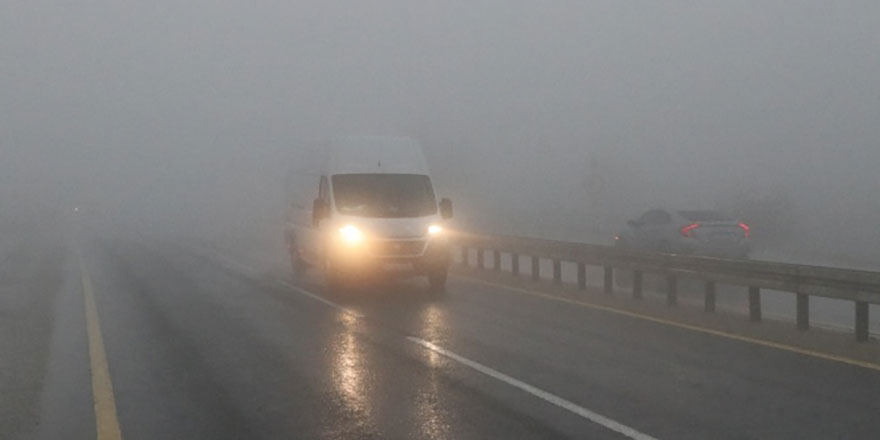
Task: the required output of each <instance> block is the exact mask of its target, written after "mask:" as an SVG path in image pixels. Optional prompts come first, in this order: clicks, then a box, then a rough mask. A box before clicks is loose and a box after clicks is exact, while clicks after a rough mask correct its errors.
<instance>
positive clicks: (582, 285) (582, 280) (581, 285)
mask: <svg viewBox="0 0 880 440" xmlns="http://www.w3.org/2000/svg"><path fill="white" fill-rule="evenodd" d="M578 289H580V290H586V289H587V265H586V264H584V263H578Z"/></svg>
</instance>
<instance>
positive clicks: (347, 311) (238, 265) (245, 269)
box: [216, 256, 365, 318]
mask: <svg viewBox="0 0 880 440" xmlns="http://www.w3.org/2000/svg"><path fill="white" fill-rule="evenodd" d="M216 258H217V259H219V260H220V261H221V262H222V263H224V264H227V265H229V266H232V267H234V268H235V269H238V270H239V271H242V272H245V273H247V274H248V275H250V276H253V275H254V274H256V273H257V271H256V270H255V269H252V268H250V267H248V266H245V265H243V264H241V263H238V262H236V261H233V260H230V259H228V258H226V257H221V256H217V257H216ZM272 281H273V282H274V283H276V284H278V285H279V286H282V287H285V288H288V289H290V290H293V291H294V292H296V293H299V294H300V295H303V296H305V297H307V298H311V299H313V300H315V301H318V302H320V303H322V304H325V305H327V306H330V307H332V308H334V309H337V310H339V311H341V312H343V313H345V314H346V315H349V316H353V317H355V318H364V317H365V316H364V315H362V314H360V313H358V312H355V311H353V310H351V309H347V308H345V307H343V306H341V305H339V304H336V303H335V302H333V301H330V300H328V299H326V298H324V297H322V296H320V295H318V294H316V293H312V292H309V291H308V290H305V289H303V288H302V287H298V286H295V285H293V284H290V283H288V282H286V281H282V280H277V279H274V278H273V279H272Z"/></svg>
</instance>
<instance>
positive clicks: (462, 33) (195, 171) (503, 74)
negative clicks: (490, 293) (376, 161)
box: [0, 0, 880, 242]
mask: <svg viewBox="0 0 880 440" xmlns="http://www.w3.org/2000/svg"><path fill="white" fill-rule="evenodd" d="M345 133H391V134H408V135H412V136H415V137H418V138H420V139H422V140H423V141H424V143H425V144H426V146H427V148H428V154H429V160H430V161H431V163H432V166H433V168H434V171H435V173H436V174H437V180H438V186H439V192H441V193H445V194H450V195H452V196H454V197H455V199H456V202H457V204H458V206H459V210H458V211H459V212H460V213H461V216H463V217H465V218H468V219H472V220H473V221H474V222H478V223H480V224H483V225H485V224H490V223H495V222H499V223H501V222H502V221H503V223H504V224H505V226H506V227H508V228H509V229H528V228H529V225H531V224H537V223H539V222H541V223H543V224H544V226H545V227H547V226H548V225H549V227H551V228H554V227H558V228H559V230H561V231H563V230H566V228H575V226H572V225H576V224H577V223H578V222H581V223H583V222H588V221H596V222H602V223H603V225H606V224H616V223H618V222H622V221H623V220H624V219H625V218H626V217H627V216H632V215H635V214H637V213H638V211H641V210H644V209H647V208H650V207H652V206H659V205H665V204H671V205H676V206H682V205H686V206H713V205H715V204H717V202H718V201H719V200H722V199H725V198H729V197H730V195H731V194H733V193H736V192H742V191H750V192H756V193H759V194H760V193H768V194H769V193H776V192H785V193H787V194H790V196H791V197H793V198H795V199H797V201H798V204H799V206H802V207H803V208H802V209H803V210H804V213H805V214H804V217H805V224H808V225H809V228H807V229H808V230H810V228H821V227H822V225H824V224H826V223H828V222H831V221H834V222H842V223H843V224H845V225H847V226H846V227H847V228H849V227H852V228H856V230H857V231H858V232H857V233H856V234H855V235H856V236H858V235H859V234H864V233H868V234H870V233H871V231H874V230H876V224H877V223H878V219H880V201H878V200H880V198H878V197H877V196H876V194H878V193H880V183H878V182H880V179H878V177H877V170H876V168H877V165H878V164H880V2H877V1H875V0H871V1H846V2H829V1H825V0H799V1H706V0H699V1H697V0H694V1H652V2H637V1H620V0H614V1H561V0H559V1H542V2H538V1H512V0H499V1H433V2H430V1H403V0H401V1H385V2H379V1H375V2H374V1H346V2H326V1H317V0H314V1H276V2H269V1H265V2H264V1H260V2H222V1H216V0H211V1H187V2H177V1H174V2H171V1H150V2H109V1H107V2H101V1H81V2H62V1H58V2H41V1H23V0H22V1H12V0H0V196H2V197H3V199H2V200H0V201H2V204H3V205H5V206H12V205H16V204H19V205H20V204H21V203H22V202H23V201H25V200H27V201H29V202H34V203H35V202H36V201H40V203H44V204H45V203H48V204H55V203H58V202H57V201H58V200H89V201H92V202H93V203H100V204H102V205H103V206H104V207H105V208H104V209H105V210H109V211H111V212H119V213H120V215H122V214H121V213H122V212H125V213H126V215H128V216H142V217H143V216H146V215H148V214H149V215H151V216H152V217H149V220H150V221H151V222H157V223H158V222H162V221H171V220H187V221H188V222H189V223H191V224H200V223H202V222H206V221H211V222H214V223H213V224H214V225H222V224H223V222H222V221H221V220H219V218H226V217H228V218H230V222H232V223H236V224H247V223H248V220H247V219H248V215H256V213H260V215H264V216H266V218H269V217H271V216H272V215H275V214H276V213H277V212H281V211H282V210H283V208H282V207H280V206H278V207H276V205H277V204H278V203H280V202H279V201H278V200H279V199H278V197H279V194H281V189H280V185H281V184H280V181H281V177H280V174H279V173H283V170H284V169H285V168H286V165H284V164H283V162H284V161H285V160H287V157H288V153H289V152H290V151H291V149H292V148H294V147H293V146H294V145H295V144H296V141H297V140H298V139H302V138H311V137H320V136H327V135H336V134H345ZM591 162H595V164H596V165H595V166H594V167H592V168H591ZM591 169H593V170H597V173H598V174H600V175H599V176H591V175H590V172H589V171H590V170H591ZM596 182H600V183H601V186H602V189H601V190H588V189H587V187H588V184H592V185H595V184H596ZM590 191H593V192H592V193H590ZM586 193H589V194H587V195H585V194H586ZM590 194H592V195H590ZM590 197H593V198H594V199H595V200H599V202H592V205H590V203H589V202H588V201H587V200H588V199H589V198H590ZM98 201H100V202H98ZM586 205H589V206H586ZM597 206H598V207H597ZM596 211H601V212H596ZM548 212H549V213H559V214H560V215H559V216H558V217H556V218H554V217H553V216H548V215H547V213H548ZM236 213H241V214H242V215H241V216H240V217H236ZM514 214H515V215H516V217H515V218H513V217H511V216H512V215H514ZM577 214H582V215H583V216H582V217H581V218H573V217H572V215H577ZM548 217H549V218H550V220H548ZM144 218H146V217H144ZM858 228H862V229H858ZM524 232H527V231H524ZM846 235H853V234H846ZM874 235H876V234H874ZM855 241H856V242H858V241H859V240H858V239H856V240H855Z"/></svg>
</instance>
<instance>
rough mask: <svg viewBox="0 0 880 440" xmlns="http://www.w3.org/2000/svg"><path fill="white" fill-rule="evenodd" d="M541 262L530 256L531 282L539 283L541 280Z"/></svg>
mask: <svg viewBox="0 0 880 440" xmlns="http://www.w3.org/2000/svg"><path fill="white" fill-rule="evenodd" d="M540 263H541V262H540V261H539V259H538V257H536V256H534V255H533V256H532V281H539V280H540V279H541V264H540Z"/></svg>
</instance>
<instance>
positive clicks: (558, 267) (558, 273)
mask: <svg viewBox="0 0 880 440" xmlns="http://www.w3.org/2000/svg"><path fill="white" fill-rule="evenodd" d="M553 284H562V262H561V261H559V260H553Z"/></svg>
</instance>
